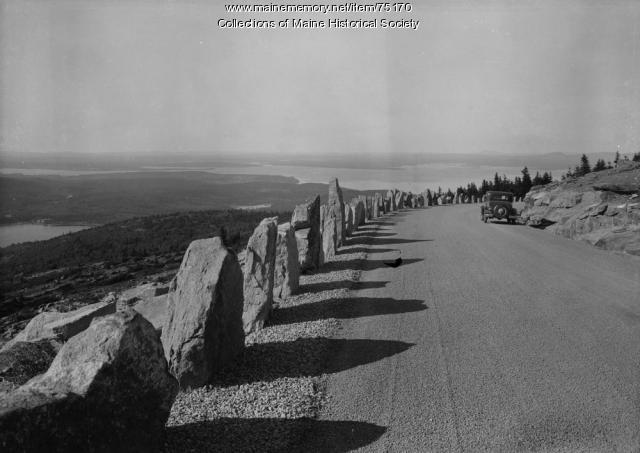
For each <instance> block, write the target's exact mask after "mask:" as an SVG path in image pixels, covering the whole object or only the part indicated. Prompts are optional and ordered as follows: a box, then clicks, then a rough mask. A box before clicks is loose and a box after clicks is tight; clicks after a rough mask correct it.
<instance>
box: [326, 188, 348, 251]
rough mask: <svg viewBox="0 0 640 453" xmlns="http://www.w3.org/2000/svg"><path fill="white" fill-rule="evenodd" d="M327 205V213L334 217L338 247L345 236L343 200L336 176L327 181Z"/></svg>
mask: <svg viewBox="0 0 640 453" xmlns="http://www.w3.org/2000/svg"><path fill="white" fill-rule="evenodd" d="M327 206H328V207H329V211H328V214H329V215H331V216H333V217H334V218H335V219H336V222H335V224H336V247H339V246H341V245H342V244H344V241H345V239H346V237H347V236H346V231H345V227H344V200H343V198H342V189H341V188H340V184H338V178H333V179H332V180H331V181H329V199H328V200H327Z"/></svg>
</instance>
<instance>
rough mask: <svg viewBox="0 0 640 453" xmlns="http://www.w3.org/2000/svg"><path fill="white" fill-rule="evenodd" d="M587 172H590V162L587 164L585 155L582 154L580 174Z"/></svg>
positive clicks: (587, 160) (587, 159)
mask: <svg viewBox="0 0 640 453" xmlns="http://www.w3.org/2000/svg"><path fill="white" fill-rule="evenodd" d="M587 173H591V164H589V158H588V157H587V155H586V154H583V155H582V157H581V158H580V176H584V175H586V174H587Z"/></svg>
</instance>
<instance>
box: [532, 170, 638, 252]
mask: <svg viewBox="0 0 640 453" xmlns="http://www.w3.org/2000/svg"><path fill="white" fill-rule="evenodd" d="M639 188H640V163H637V162H629V161H623V162H620V164H619V165H618V168H615V169H611V170H604V171H600V172H592V173H588V174H587V175H585V176H582V177H579V178H571V179H568V180H566V181H562V182H556V183H551V184H547V185H545V186H535V187H533V188H532V189H531V191H530V192H529V193H528V194H527V195H526V197H525V200H524V201H525V208H524V210H523V211H522V219H523V220H524V221H525V222H526V223H527V225H530V226H534V227H538V228H543V229H546V230H547V231H550V232H553V233H555V234H559V235H562V236H564V237H567V238H570V239H578V240H582V241H585V242H588V243H590V244H592V245H594V246H596V247H599V248H602V249H605V250H615V251H620V252H625V253H628V254H631V255H640V197H639V196H638V190H639Z"/></svg>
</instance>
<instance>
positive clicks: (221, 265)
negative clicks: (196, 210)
mask: <svg viewBox="0 0 640 453" xmlns="http://www.w3.org/2000/svg"><path fill="white" fill-rule="evenodd" d="M242 301H243V297H242V271H241V270H240V265H239V264H238V260H237V258H236V255H235V254H234V253H233V252H232V251H230V250H229V249H227V248H226V247H225V245H224V244H223V242H222V239H221V238H219V237H215V238H210V239H199V240H196V241H193V242H192V243H191V244H189V248H188V249H187V251H186V252H185V254H184V258H183V259H182V264H181V265H180V269H179V270H178V274H177V275H176V278H175V279H174V280H173V282H172V285H171V289H170V291H169V295H168V300H167V305H168V309H167V310H168V314H167V317H166V320H165V323H164V326H163V327H162V344H163V346H164V351H165V355H166V358H167V362H169V369H170V370H171V373H172V374H173V375H174V376H175V377H176V378H177V379H178V382H179V383H180V387H181V388H195V387H200V386H203V385H205V384H206V383H207V382H209V380H210V379H211V377H212V376H213V374H214V373H215V372H216V371H217V370H219V369H220V368H222V367H223V366H224V365H226V364H228V363H229V362H230V361H231V360H232V359H233V358H234V357H235V356H236V355H238V354H239V353H240V352H241V351H242V350H243V349H244V330H243V327H242V307H243V303H242Z"/></svg>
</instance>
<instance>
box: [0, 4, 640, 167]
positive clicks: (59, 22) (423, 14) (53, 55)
mask: <svg viewBox="0 0 640 453" xmlns="http://www.w3.org/2000/svg"><path fill="white" fill-rule="evenodd" d="M237 1H242V0H237ZM325 1H326V2H327V3H332V1H330V0H325ZM309 2H310V0H309V1H306V0H305V1H300V0H281V1H275V0H274V1H273V3H309ZM0 4H1V5H2V9H1V10H0V59H1V60H0V90H1V91H0V115H1V116H0V134H1V137H0V140H1V141H0V151H2V152H10V151H18V152H23V151H24V152H29V151H50V152H59V151H77V152H100V153H105V152H111V151H115V152H157V151H198V152H203V151H207V152H212V153H215V152H218V153H222V152H233V153H237V154H238V155H240V154H241V153H247V154H248V155H253V154H257V153H269V152H287V153H288V152H299V153H301V154H304V153H315V154H317V153H365V152H368V153H375V152H390V151H391V152H397V151H410V152H415V151H424V152H460V153H476V152H483V151H485V152H486V151H496V152H515V153H545V152H555V151H563V152H567V153H580V152H602V151H615V149H616V147H617V146H618V145H620V146H621V147H622V150H623V152H628V153H631V152H634V151H638V150H640V136H639V131H638V128H639V127H640V25H639V24H640V1H633V0H632V1H613V0H607V1H581V2H577V1H571V2H570V1H562V0H553V1H548V2H546V1H517V2H515V1H513V2H511V1H509V2H507V1H504V2H498V1H491V2H489V1H473V2H471V1H469V2H456V1H451V0H443V1H430V0H420V1H419V2H418V1H417V0H415V2H414V8H413V11H412V12H411V13H409V14H402V15H398V16H397V17H391V16H388V15H382V14H377V15H374V16H371V17H376V18H378V19H381V18H400V17H405V18H409V19H414V20H420V26H419V28H418V30H417V31H411V30H391V31H389V30H386V31H385V30H381V29H378V30H349V31H344V30H333V29H324V30H291V29H285V30H280V29H277V30H228V29H220V28H219V27H218V24H217V21H218V19H219V18H233V17H237V18H242V19H249V18H251V17H254V18H258V19H273V20H278V19H281V18H283V17H298V18H299V17H311V16H310V15H308V14H292V13H283V14H227V13H225V11H224V6H223V5H224V2H223V1H218V0H202V1H198V0H189V1H180V0H174V1H160V0H126V1H125V0H84V1H80V0H66V1H61V0H38V1H29V0H0ZM599 5H600V6H599ZM313 17H315V18H318V19H329V18H330V17H341V18H342V17H344V18H350V19H356V18H359V17H367V16H366V15H363V14H344V13H342V14H333V15H326V16H323V15H320V16H313Z"/></svg>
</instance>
